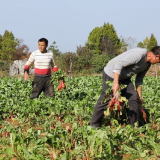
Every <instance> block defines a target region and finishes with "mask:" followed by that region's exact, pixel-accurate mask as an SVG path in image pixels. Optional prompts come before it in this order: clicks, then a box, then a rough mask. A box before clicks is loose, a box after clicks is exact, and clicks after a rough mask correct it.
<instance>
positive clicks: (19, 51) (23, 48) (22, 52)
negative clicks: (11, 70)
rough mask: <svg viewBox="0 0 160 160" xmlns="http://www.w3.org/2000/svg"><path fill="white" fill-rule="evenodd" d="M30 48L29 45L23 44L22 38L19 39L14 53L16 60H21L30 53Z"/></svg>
mask: <svg viewBox="0 0 160 160" xmlns="http://www.w3.org/2000/svg"><path fill="white" fill-rule="evenodd" d="M28 51H29V48H28V46H27V45H25V44H23V40H22V39H18V44H17V46H16V51H15V52H14V54H13V59H14V60H21V59H23V57H24V56H26V55H27V54H28Z"/></svg>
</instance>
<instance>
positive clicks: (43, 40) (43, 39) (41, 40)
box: [38, 38, 48, 46]
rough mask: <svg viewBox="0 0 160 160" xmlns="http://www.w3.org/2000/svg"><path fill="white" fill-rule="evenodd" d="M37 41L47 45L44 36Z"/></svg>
mask: <svg viewBox="0 0 160 160" xmlns="http://www.w3.org/2000/svg"><path fill="white" fill-rule="evenodd" d="M38 42H45V44H46V45H47V46H48V40H47V39H46V38H41V39H39V40H38Z"/></svg>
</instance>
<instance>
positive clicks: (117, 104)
mask: <svg viewBox="0 0 160 160" xmlns="http://www.w3.org/2000/svg"><path fill="white" fill-rule="evenodd" d="M126 101H127V100H126V98H125V97H122V96H121V95H120V92H117V93H116V95H115V96H114V97H113V98H111V100H110V101H109V103H108V106H107V110H106V111H105V112H104V115H105V116H109V115H110V113H112V112H113V110H114V111H116V113H117V114H118V116H119V115H120V111H122V110H123V109H124V104H125V102H126ZM116 113H115V114H116Z"/></svg>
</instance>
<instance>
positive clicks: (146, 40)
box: [143, 37, 149, 48]
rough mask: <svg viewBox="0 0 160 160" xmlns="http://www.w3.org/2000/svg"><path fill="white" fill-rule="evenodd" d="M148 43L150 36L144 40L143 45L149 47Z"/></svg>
mask: <svg viewBox="0 0 160 160" xmlns="http://www.w3.org/2000/svg"><path fill="white" fill-rule="evenodd" d="M148 43H149V39H148V37H146V38H145V39H144V40H143V46H144V48H147V45H148Z"/></svg>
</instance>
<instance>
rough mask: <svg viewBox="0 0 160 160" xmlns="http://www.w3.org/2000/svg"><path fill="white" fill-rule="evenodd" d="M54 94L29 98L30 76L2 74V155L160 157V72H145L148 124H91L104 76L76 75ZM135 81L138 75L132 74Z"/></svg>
mask: <svg viewBox="0 0 160 160" xmlns="http://www.w3.org/2000/svg"><path fill="white" fill-rule="evenodd" d="M52 80H53V83H54V85H55V93H56V96H55V98H54V99H53V98H46V97H45V96H44V95H43V94H41V95H40V97H39V98H38V99H34V100H30V99H29V97H30V94H31V89H32V80H29V82H24V80H23V79H21V78H18V79H15V78H1V79H0V88H1V90H0V113H1V114H0V128H1V129H0V136H1V138H0V155H1V156H0V159H5V160H7V159H8V160H10V159H13V158H16V159H28V160H31V159H32V160H33V159H35V160H43V159H45V160H47V159H48V160H53V159H57V160H58V159H62V160H68V159H97V160H99V159H107V160H108V159H111V160H112V159H130V160H132V159H140V158H141V159H151V158H153V157H155V158H158V157H159V156H160V101H159V96H160V91H159V89H160V86H159V81H160V77H159V78H158V79H157V80H156V79H155V78H154V77H145V79H144V85H143V99H144V106H145V110H146V111H148V115H149V116H148V119H147V120H148V121H149V122H148V123H147V124H145V125H144V126H142V127H140V128H137V127H132V126H130V125H122V126H121V125H120V124H118V121H117V120H115V119H111V124H112V125H111V126H110V125H108V122H106V121H105V119H104V122H103V127H102V128H100V129H93V128H92V127H91V126H89V125H88V124H89V121H90V118H91V116H92V114H93V109H94V106H95V104H96V101H97V99H98V98H99V95H100V93H101V88H102V77H101V76H93V77H75V78H72V80H71V81H69V79H68V78H66V79H65V81H66V83H65V84H66V89H65V90H62V91H61V92H58V89H57V88H58V83H59V82H58V81H57V80H56V79H54V78H52ZM133 81H134V79H133Z"/></svg>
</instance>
